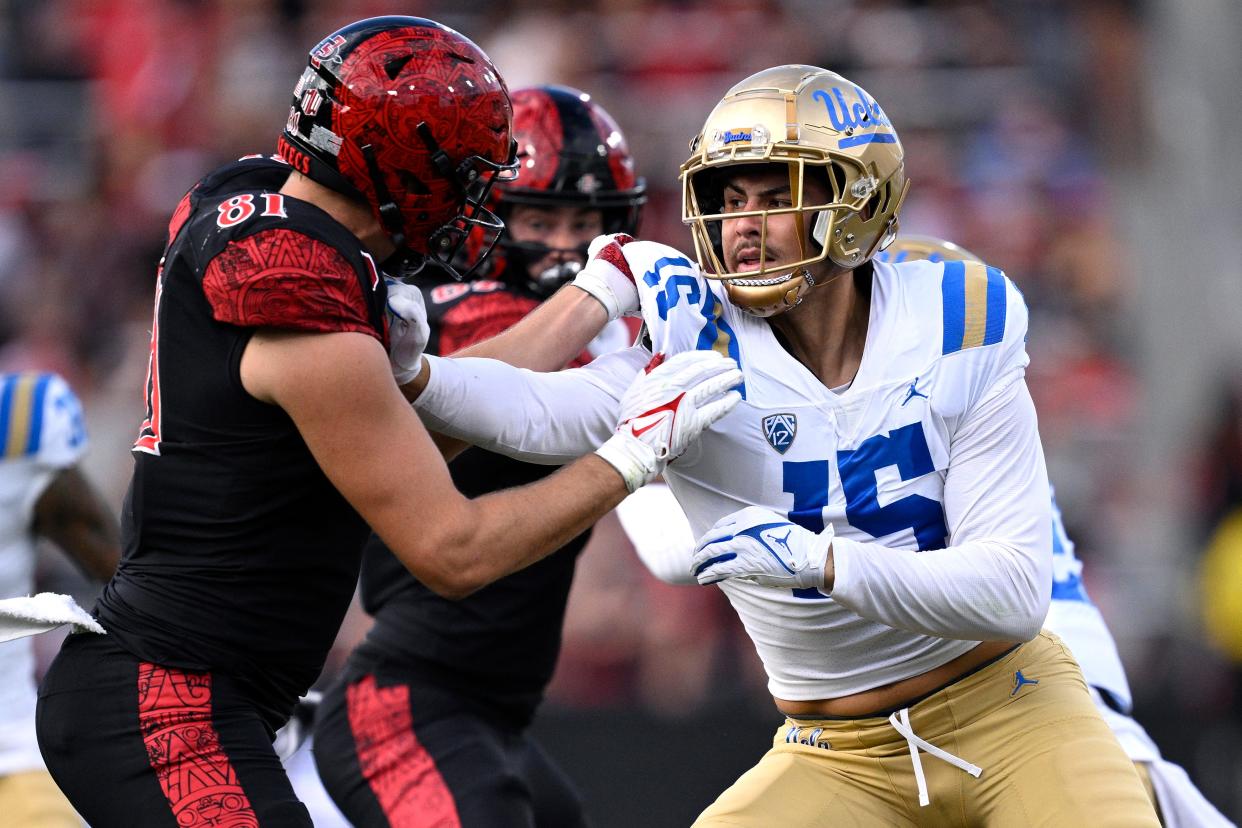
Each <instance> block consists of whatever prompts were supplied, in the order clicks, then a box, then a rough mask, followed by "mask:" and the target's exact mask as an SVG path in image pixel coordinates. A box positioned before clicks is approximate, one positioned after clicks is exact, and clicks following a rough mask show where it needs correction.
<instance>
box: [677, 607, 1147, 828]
mask: <svg viewBox="0 0 1242 828" xmlns="http://www.w3.org/2000/svg"><path fill="white" fill-rule="evenodd" d="M906 722H908V726H907V725H906ZM897 727H901V728H902V729H904V730H905V731H906V734H907V735H905V736H903V735H902V734H901V733H899V732H898V729H897ZM907 737H909V738H907ZM920 743H921V745H922V746H921V747H919V751H918V759H917V765H921V773H922V775H923V776H924V777H925V783H924V784H920V782H919V779H918V776H919V773H920V772H919V770H917V766H916V760H915V759H913V758H912V756H911V751H912V748H913V747H914V746H916V745H919V744H920ZM929 743H930V744H929ZM929 747H932V748H934V749H939V750H940V751H942V752H945V753H947V754H948V757H949V758H947V759H946V758H940V757H938V756H936V755H934V753H935V750H933V751H932V752H930V753H929V752H926V751H927V750H928V748H929ZM954 762H956V763H957V764H954ZM963 767H964V768H967V770H963V769H962V768H963ZM973 771H979V775H978V777H977V778H976V777H975V776H973V775H972V772H973ZM924 792H925V795H926V798H927V800H928V804H926V805H922V806H921V805H920V804H919V800H920V794H921V793H924ZM1159 824H1160V823H1159V821H1158V820H1157V819H1156V814H1155V812H1154V811H1153V809H1152V805H1151V801H1150V800H1149V799H1148V797H1147V794H1146V792H1145V791H1144V788H1143V784H1142V782H1141V781H1140V780H1139V775H1138V773H1137V772H1136V771H1135V769H1134V765H1133V764H1132V763H1131V762H1130V760H1129V759H1128V758H1127V757H1126V754H1125V752H1124V751H1122V749H1121V746H1120V745H1119V744H1118V743H1117V740H1116V739H1115V738H1114V737H1113V734H1112V731H1111V730H1109V728H1108V725H1107V724H1105V723H1104V720H1103V718H1101V717H1100V715H1099V713H1097V712H1096V709H1095V704H1094V702H1092V700H1091V696H1090V695H1089V693H1088V692H1087V686H1086V683H1085V682H1084V681H1083V678H1082V673H1081V672H1080V671H1079V669H1078V664H1077V663H1076V662H1075V661H1074V659H1073V657H1072V656H1071V655H1070V654H1069V651H1068V650H1067V649H1066V648H1065V645H1063V644H1062V643H1061V641H1060V639H1058V638H1057V637H1056V636H1054V635H1052V634H1051V633H1048V632H1042V633H1040V634H1039V636H1038V637H1037V638H1035V639H1034V640H1033V641H1030V642H1027V643H1026V644H1023V645H1022V646H1020V647H1018V648H1017V649H1015V650H1013V651H1012V652H1010V653H1008V654H1006V655H1005V656H1003V657H1001V658H999V659H997V660H996V661H994V662H992V663H991V664H988V665H986V666H984V667H982V668H981V669H979V670H977V671H976V672H974V673H971V674H970V675H968V676H966V677H964V678H961V679H958V680H957V681H955V682H953V683H952V684H950V685H948V686H947V687H945V688H943V689H941V690H939V691H937V692H935V693H933V694H932V695H930V696H928V697H927V698H924V699H922V700H920V701H919V702H917V703H916V704H914V705H913V706H911V707H910V708H909V709H908V714H907V715H906V717H904V718H903V716H902V715H901V713H897V714H895V715H894V716H893V717H892V718H891V719H890V718H886V717H884V716H874V717H866V718H858V719H814V720H812V719H792V718H790V719H786V720H785V724H784V725H783V726H782V727H781V728H780V729H779V730H778V731H777V732H776V737H775V739H774V740H773V745H772V749H771V750H769V751H768V752H767V753H766V754H765V755H764V756H763V758H762V759H760V760H759V764H757V765H755V766H754V767H753V768H751V769H750V770H749V771H747V772H746V773H745V774H743V775H742V777H741V778H740V779H738V781H737V782H735V783H734V784H733V786H732V787H730V788H729V789H728V790H726V791H725V792H724V793H723V794H721V795H720V797H719V798H718V799H717V800H716V801H715V803H713V804H712V805H711V806H710V807H708V808H707V810H705V811H704V812H703V813H702V815H700V817H699V819H698V820H697V821H696V822H695V826H698V828H707V826H713V827H715V826H734V827H735V828H736V827H737V826H747V827H748V828H750V827H751V826H753V828H771V826H775V825H779V826H781V828H802V827H803V826H805V828H811V827H812V826H817V827H818V826H834V828H835V827H836V826H863V827H864V828H876V826H929V827H931V826H934V827H935V828H942V826H943V827H944V828H959V827H960V828H966V827H967V826H971V827H972V828H974V827H975V826H987V828H1033V827H1034V826H1049V828H1052V827H1053V826H1055V828H1069V827H1070V826H1084V827H1085V826H1090V828H1110V826H1116V828H1140V826H1151V828H1159Z"/></svg>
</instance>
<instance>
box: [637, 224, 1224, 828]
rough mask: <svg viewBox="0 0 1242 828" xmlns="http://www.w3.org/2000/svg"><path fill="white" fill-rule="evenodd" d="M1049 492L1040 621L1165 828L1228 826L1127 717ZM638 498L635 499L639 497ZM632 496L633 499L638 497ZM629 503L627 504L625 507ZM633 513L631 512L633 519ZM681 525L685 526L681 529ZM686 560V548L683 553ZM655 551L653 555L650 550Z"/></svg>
mask: <svg viewBox="0 0 1242 828" xmlns="http://www.w3.org/2000/svg"><path fill="white" fill-rule="evenodd" d="M876 259H877V260H879V261H885V262H905V261H912V260H916V259H926V260H928V261H932V262H945V261H975V262H978V261H981V259H979V257H978V256H976V255H975V254H973V253H971V252H970V251H968V250H966V249H965V248H962V247H960V246H959V245H956V244H954V243H952V242H949V241H945V240H943V239H937V238H933V237H930V236H916V235H906V234H903V235H901V236H899V237H898V238H897V239H896V241H894V242H893V243H892V245H890V246H889V247H888V248H887V249H885V250H884V251H882V252H881V253H879V254H877V256H876ZM1051 495H1052V497H1051V499H1052V603H1051V604H1050V605H1049V607H1048V618H1047V619H1046V620H1045V621H1044V629H1046V630H1050V631H1051V632H1054V633H1056V634H1057V635H1058V636H1060V638H1061V640H1062V641H1064V642H1065V644H1066V645H1067V646H1068V647H1069V648H1070V651H1071V652H1073V654H1074V658H1075V659H1076V660H1077V661H1078V665H1079V667H1081V668H1082V674H1083V678H1085V679H1086V680H1087V686H1088V687H1089V688H1090V690H1091V696H1092V698H1094V699H1095V703H1096V706H1097V707H1098V708H1099V709H1100V714H1101V715H1102V716H1103V717H1104V721H1106V722H1108V724H1109V727H1111V728H1112V729H1113V733H1114V734H1115V735H1116V736H1117V741H1119V742H1120V743H1121V746H1122V748H1123V749H1125V752H1126V754H1127V755H1128V756H1129V757H1130V759H1132V760H1133V761H1134V764H1135V767H1136V768H1137V770H1138V772H1139V776H1141V777H1142V778H1143V781H1144V784H1145V785H1146V787H1147V792H1148V795H1149V796H1151V797H1152V798H1153V799H1154V800H1155V803H1156V809H1157V811H1158V812H1159V814H1160V818H1161V822H1162V823H1163V824H1164V826H1165V828H1227V827H1228V826H1232V825H1233V823H1232V822H1230V821H1229V820H1228V819H1226V818H1225V817H1224V816H1223V815H1222V814H1221V813H1220V812H1219V811H1217V810H1216V808H1215V807H1214V806H1213V805H1212V804H1211V803H1210V802H1208V801H1207V799H1206V798H1205V797H1204V796H1203V794H1202V793H1201V792H1200V791H1199V789H1198V788H1196V787H1195V786H1194V783H1193V782H1191V781H1190V777H1189V776H1188V775H1187V774H1186V771H1185V770H1183V769H1182V768H1181V767H1179V766H1177V765H1175V764H1173V763H1172V762H1168V761H1166V760H1165V759H1163V758H1162V757H1161V756H1160V749H1159V748H1158V747H1157V746H1156V743H1155V742H1154V741H1152V738H1151V737H1150V736H1149V735H1148V734H1147V731H1146V730H1144V729H1143V726H1142V725H1140V724H1139V723H1138V722H1137V721H1135V720H1134V718H1133V717H1132V716H1131V715H1130V713H1131V709H1132V707H1133V702H1132V699H1131V696H1130V683H1129V681H1127V679H1126V672H1125V668H1124V667H1123V666H1122V664H1121V656H1120V654H1119V653H1118V652H1117V643H1116V642H1115V641H1114V640H1113V635H1112V633H1111V632H1109V630H1108V625H1107V624H1105V623H1104V616H1103V615H1101V614H1100V611H1099V609H1098V608H1097V607H1096V606H1095V604H1093V603H1092V602H1091V598H1090V597H1089V596H1088V595H1087V590H1086V587H1085V586H1084V585H1083V578H1082V569H1083V567H1082V561H1080V560H1079V559H1078V557H1077V556H1076V555H1075V554H1074V542H1073V541H1072V540H1070V537H1069V534H1068V533H1067V532H1066V531H1065V523H1064V521H1063V520H1062V519H1061V510H1060V509H1059V508H1058V507H1057V501H1056V493H1055V492H1052V493H1051ZM661 496H662V493H661V492H659V490H658V489H653V491H652V492H650V493H647V495H646V498H647V500H648V501H649V500H650V499H651V498H654V497H661ZM642 502H643V501H638V504H641V503H642ZM638 504H636V505H638ZM631 508H632V507H631ZM659 508H662V511H661V514H662V515H663V516H664V517H665V519H666V520H668V519H669V517H668V516H669V515H670V514H673V513H672V511H671V509H672V508H675V507H670V506H668V505H667V504H663V505H662V506H661V507H659ZM635 519H636V516H634V515H631V517H630V518H629V520H630V521H631V522H633V521H634V520H635ZM685 531H686V532H688V531H689V530H688V529H687V530H685ZM647 551H648V553H649V554H648V556H647V557H644V562H647V561H650V562H651V563H650V565H649V566H650V567H654V568H653V569H652V571H653V572H654V573H655V574H656V575H657V577H660V576H661V574H662V573H665V572H667V571H668V569H669V568H670V566H672V567H676V566H677V562H676V558H675V557H674V556H675V552H674V550H673V548H672V547H670V546H667V545H665V546H655V545H653V544H651V543H650V542H647ZM683 554H684V555H685V561H686V562H688V561H689V551H688V550H687V551H686V552H685V553H683ZM651 555H655V556H657V557H654V558H653V557H651ZM680 568H682V569H684V568H685V566H682V567H680Z"/></svg>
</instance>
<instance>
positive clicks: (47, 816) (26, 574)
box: [0, 372, 121, 828]
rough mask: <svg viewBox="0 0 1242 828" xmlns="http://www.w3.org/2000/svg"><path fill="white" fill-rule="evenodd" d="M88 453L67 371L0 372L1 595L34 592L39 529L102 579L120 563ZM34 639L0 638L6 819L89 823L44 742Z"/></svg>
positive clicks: (0, 786)
mask: <svg viewBox="0 0 1242 828" xmlns="http://www.w3.org/2000/svg"><path fill="white" fill-rule="evenodd" d="M85 452H86V431H85V429H84V428H83V425H82V407H81V405H80V404H79V403H78V399H77V397H76V396H74V394H73V391H71V390H70V389H69V386H68V385H67V384H66V383H65V381H64V380H63V379H61V378H60V377H59V376H56V375H55V374H49V373H36V372H27V373H9V374H0V599H3V598H18V597H22V596H25V595H30V594H31V593H32V592H33V591H34V571H35V557H36V547H35V543H36V539H37V538H38V537H44V538H47V539H48V540H51V541H53V542H54V543H55V544H56V545H57V546H59V547H60V548H61V549H63V550H64V551H65V552H67V553H69V555H70V556H71V557H72V558H73V559H74V561H75V562H76V563H77V564H78V565H79V566H80V567H81V568H82V569H83V570H84V571H85V572H86V574H87V575H89V576H91V577H92V578H95V579H96V580H99V581H106V580H107V579H108V578H109V577H110V576H111V575H112V573H113V571H115V570H116V565H117V561H118V560H119V559H120V555H121V548H120V529H119V527H118V526H117V522H116V518H115V517H114V516H113V515H112V513H111V510H110V509H108V508H107V506H105V505H104V503H103V501H102V500H101V498H100V497H99V495H98V494H96V492H95V490H94V489H93V488H92V486H91V485H90V483H88V482H87V480H86V478H85V477H83V475H82V473H81V472H80V471H79V470H78V468H77V465H78V461H79V460H80V459H81V458H82V455H83V454H84V453H85ZM33 642H34V639H32V638H19V639H16V640H13V641H6V642H4V643H3V644H0V814H2V815H3V816H2V817H0V822H3V823H4V824H5V825H39V826H49V828H58V826H80V825H81V824H82V823H81V820H79V819H78V817H77V814H75V813H74V811H73V808H71V807H70V806H69V802H68V801H67V800H66V799H65V797H64V795H63V794H61V792H60V790H59V789H58V788H57V787H56V783H54V782H53V781H52V777H51V776H49V775H48V772H47V770H46V769H45V768H44V766H43V759H42V757H41V756H40V755H39V745H38V744H37V742H36V741H35V722H34V718H35V683H34V671H35V657H34V643H33Z"/></svg>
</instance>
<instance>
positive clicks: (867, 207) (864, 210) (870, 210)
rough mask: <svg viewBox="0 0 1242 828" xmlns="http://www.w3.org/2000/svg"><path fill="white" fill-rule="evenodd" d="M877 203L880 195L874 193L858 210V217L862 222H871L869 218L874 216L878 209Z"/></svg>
mask: <svg viewBox="0 0 1242 828" xmlns="http://www.w3.org/2000/svg"><path fill="white" fill-rule="evenodd" d="M879 203H880V194H879V193H876V194H875V195H873V196H872V197H871V198H869V199H867V203H866V204H864V205H863V206H862V207H861V208H860V209H859V211H858V215H859V216H860V217H861V218H862V220H863V221H871V217H872V216H874V215H875V214H876V211H877V210H878V209H879Z"/></svg>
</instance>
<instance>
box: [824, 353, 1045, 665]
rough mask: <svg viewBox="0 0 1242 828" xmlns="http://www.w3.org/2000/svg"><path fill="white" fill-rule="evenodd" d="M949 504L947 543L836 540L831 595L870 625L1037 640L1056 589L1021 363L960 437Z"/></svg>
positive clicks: (1040, 457)
mask: <svg viewBox="0 0 1242 828" xmlns="http://www.w3.org/2000/svg"><path fill="white" fill-rule="evenodd" d="M944 510H945V519H946V521H947V523H948V526H949V546H948V548H946V549H937V550H932V551H927V552H914V551H908V550H897V549H890V548H888V547H885V546H882V545H880V544H878V543H860V542H858V541H852V540H847V539H843V538H835V539H834V540H833V559H834V563H835V569H836V579H835V582H834V585H833V591H832V597H833V599H834V600H836V601H837V602H839V603H840V604H842V605H843V606H846V607H848V608H850V609H851V610H853V611H854V612H856V613H858V614H859V615H861V616H862V617H864V618H868V619H870V620H872V621H878V622H880V623H882V624H887V625H889V626H890V627H898V628H900V629H905V630H912V631H914V632H919V633H924V634H926V635H934V636H939V637H941V638H959V639H967V640H975V641H995V640H999V641H1027V640H1030V639H1031V638H1034V637H1035V635H1036V634H1038V632H1039V629H1040V627H1041V625H1042V624H1043V622H1044V617H1045V616H1046V615H1047V613H1048V603H1049V600H1050V596H1051V593H1052V512H1051V505H1050V502H1049V498H1048V473H1047V470H1046V469H1045V467H1044V453H1043V449H1042V447H1041V446H1040V442H1039V431H1038V425H1037V422H1036V417H1035V405H1034V403H1033V402H1032V401H1031V395H1030V392H1029V391H1028V390H1027V387H1026V382H1025V381H1024V380H1023V379H1022V373H1021V370H1020V369H1019V370H1017V371H1014V372H1012V373H1011V374H1010V375H1009V376H1008V377H1006V378H1005V379H1003V380H1002V381H1001V382H1000V383H998V387H996V388H994V389H992V390H991V391H990V392H989V395H988V397H987V398H986V399H984V400H983V401H982V402H981V403H980V404H979V405H978V406H976V408H975V410H974V411H972V412H970V414H968V415H967V417H966V419H965V420H964V421H963V423H962V425H961V427H960V428H959V429H958V431H957V433H956V435H955V436H954V438H953V442H952V445H951V446H950V450H949V470H948V473H947V476H946V478H945V484H944Z"/></svg>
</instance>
